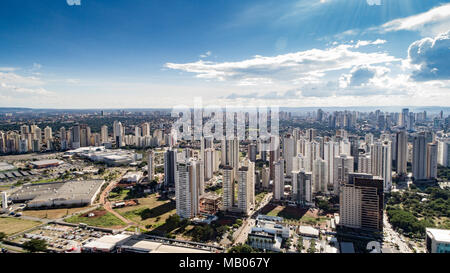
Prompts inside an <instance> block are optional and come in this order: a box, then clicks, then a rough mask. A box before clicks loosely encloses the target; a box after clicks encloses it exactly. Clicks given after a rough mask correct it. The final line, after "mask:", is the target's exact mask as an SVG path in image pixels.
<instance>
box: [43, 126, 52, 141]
mask: <svg viewBox="0 0 450 273" xmlns="http://www.w3.org/2000/svg"><path fill="white" fill-rule="evenodd" d="M52 139H53V134H52V128H50V127H49V126H47V127H45V129H44V141H45V142H47V141H49V140H52Z"/></svg>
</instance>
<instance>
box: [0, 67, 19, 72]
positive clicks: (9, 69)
mask: <svg viewBox="0 0 450 273" xmlns="http://www.w3.org/2000/svg"><path fill="white" fill-rule="evenodd" d="M15 70H17V68H15V67H0V71H3V72H12V71H15Z"/></svg>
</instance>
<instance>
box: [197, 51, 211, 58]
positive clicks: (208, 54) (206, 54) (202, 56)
mask: <svg viewBox="0 0 450 273" xmlns="http://www.w3.org/2000/svg"><path fill="white" fill-rule="evenodd" d="M209 56H211V51H206V52H205V53H204V54H201V55H200V56H199V57H200V58H206V57H209Z"/></svg>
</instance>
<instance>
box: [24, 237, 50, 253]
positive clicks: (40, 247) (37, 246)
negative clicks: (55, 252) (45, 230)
mask: <svg viewBox="0 0 450 273" xmlns="http://www.w3.org/2000/svg"><path fill="white" fill-rule="evenodd" d="M23 248H24V249H25V250H26V251H28V252H31V253H33V252H43V251H45V250H47V242H46V241H45V240H40V239H31V240H29V241H28V242H25V243H24V244H23Z"/></svg>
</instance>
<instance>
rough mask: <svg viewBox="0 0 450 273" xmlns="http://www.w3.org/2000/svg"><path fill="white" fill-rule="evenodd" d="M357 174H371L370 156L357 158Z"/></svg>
mask: <svg viewBox="0 0 450 273" xmlns="http://www.w3.org/2000/svg"><path fill="white" fill-rule="evenodd" d="M358 173H372V157H371V156H370V154H366V155H360V156H359V157H358Z"/></svg>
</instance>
